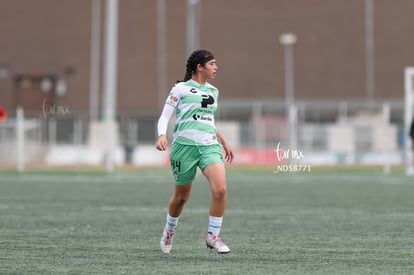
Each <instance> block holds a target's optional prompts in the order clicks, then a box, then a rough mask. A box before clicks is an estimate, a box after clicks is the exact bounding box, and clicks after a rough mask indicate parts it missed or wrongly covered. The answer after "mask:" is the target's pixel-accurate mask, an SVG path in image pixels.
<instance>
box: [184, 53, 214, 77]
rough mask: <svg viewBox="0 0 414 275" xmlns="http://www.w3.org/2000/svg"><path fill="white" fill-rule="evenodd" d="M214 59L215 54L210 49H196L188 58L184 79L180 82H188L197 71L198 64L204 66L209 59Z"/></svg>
mask: <svg viewBox="0 0 414 275" xmlns="http://www.w3.org/2000/svg"><path fill="white" fill-rule="evenodd" d="M212 59H214V55H213V53H212V52H210V51H209V50H196V51H194V52H193V53H192V54H191V55H190V56H189V57H188V59H187V65H186V70H185V76H184V80H182V81H177V83H178V82H186V81H187V80H190V79H191V78H192V77H193V74H195V73H196V72H197V65H198V64H200V65H201V66H204V65H205V64H206V63H207V62H208V61H210V60H212Z"/></svg>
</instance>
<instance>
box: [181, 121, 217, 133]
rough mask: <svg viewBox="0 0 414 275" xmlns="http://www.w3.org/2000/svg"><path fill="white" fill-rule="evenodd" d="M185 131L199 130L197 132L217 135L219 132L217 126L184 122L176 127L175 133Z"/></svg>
mask: <svg viewBox="0 0 414 275" xmlns="http://www.w3.org/2000/svg"><path fill="white" fill-rule="evenodd" d="M185 130H197V131H201V132H206V133H209V134H215V133H216V132H217V130H216V127H215V126H213V125H210V124H206V123H201V122H198V121H187V122H182V123H180V124H178V125H175V127H174V132H176V131H185Z"/></svg>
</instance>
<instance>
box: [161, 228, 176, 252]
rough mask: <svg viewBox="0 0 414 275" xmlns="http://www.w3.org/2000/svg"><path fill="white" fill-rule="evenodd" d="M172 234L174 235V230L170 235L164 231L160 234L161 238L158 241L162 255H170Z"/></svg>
mask: <svg viewBox="0 0 414 275" xmlns="http://www.w3.org/2000/svg"><path fill="white" fill-rule="evenodd" d="M174 234H175V230H174V231H173V232H172V233H170V232H168V231H167V230H166V229H164V233H162V237H161V241H160V247H161V251H162V252H163V253H165V254H168V253H170V251H171V247H172V242H173V238H174Z"/></svg>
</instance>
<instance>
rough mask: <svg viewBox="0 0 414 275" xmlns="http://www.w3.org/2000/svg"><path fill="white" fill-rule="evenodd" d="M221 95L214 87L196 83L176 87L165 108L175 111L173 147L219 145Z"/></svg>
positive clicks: (182, 83)
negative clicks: (219, 103) (182, 145)
mask: <svg viewBox="0 0 414 275" xmlns="http://www.w3.org/2000/svg"><path fill="white" fill-rule="evenodd" d="M218 94H219V91H218V89H217V88H216V87H214V86H213V85H211V84H209V83H206V84H205V85H200V84H199V83H197V82H196V81H194V80H188V81H187V82H180V83H177V84H176V85H175V86H174V87H173V88H172V89H171V92H170V94H169V95H168V98H167V100H166V102H165V103H166V104H168V105H170V106H172V107H174V108H175V110H176V111H175V114H176V119H177V120H176V123H175V127H174V135H173V143H174V142H178V143H180V144H185V145H211V144H215V143H218V141H217V136H216V133H217V130H216V126H215V125H214V116H215V114H216V110H217V99H218Z"/></svg>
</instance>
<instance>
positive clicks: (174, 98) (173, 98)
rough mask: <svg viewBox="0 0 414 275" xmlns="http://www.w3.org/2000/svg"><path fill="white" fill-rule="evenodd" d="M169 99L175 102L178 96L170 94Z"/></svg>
mask: <svg viewBox="0 0 414 275" xmlns="http://www.w3.org/2000/svg"><path fill="white" fill-rule="evenodd" d="M170 100H171V101H172V102H177V101H178V97H176V96H175V95H171V96H170Z"/></svg>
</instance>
